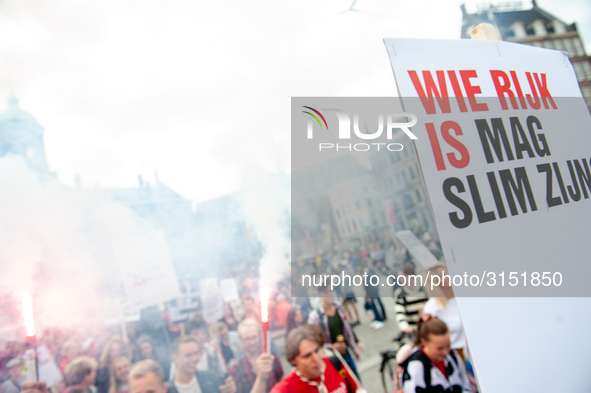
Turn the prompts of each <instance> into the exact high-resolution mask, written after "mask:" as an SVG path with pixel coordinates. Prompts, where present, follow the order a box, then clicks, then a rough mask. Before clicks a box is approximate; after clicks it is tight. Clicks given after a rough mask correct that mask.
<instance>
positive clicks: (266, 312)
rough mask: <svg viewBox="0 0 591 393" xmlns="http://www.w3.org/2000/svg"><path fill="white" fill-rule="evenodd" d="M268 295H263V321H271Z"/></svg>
mask: <svg viewBox="0 0 591 393" xmlns="http://www.w3.org/2000/svg"><path fill="white" fill-rule="evenodd" d="M267 301H268V300H267V297H266V296H261V320H262V322H263V323H265V322H269V309H268V308H267Z"/></svg>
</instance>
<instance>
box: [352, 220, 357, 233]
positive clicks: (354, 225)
mask: <svg viewBox="0 0 591 393" xmlns="http://www.w3.org/2000/svg"><path fill="white" fill-rule="evenodd" d="M353 229H355V232H357V224H356V223H355V220H353Z"/></svg>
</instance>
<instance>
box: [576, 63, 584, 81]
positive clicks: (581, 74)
mask: <svg viewBox="0 0 591 393" xmlns="http://www.w3.org/2000/svg"><path fill="white" fill-rule="evenodd" d="M573 68H574V69H575V74H577V80H578V81H579V82H582V81H584V80H585V73H584V71H583V64H582V63H580V62H576V63H573Z"/></svg>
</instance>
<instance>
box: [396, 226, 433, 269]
mask: <svg viewBox="0 0 591 393" xmlns="http://www.w3.org/2000/svg"><path fill="white" fill-rule="evenodd" d="M396 237H397V238H398V240H400V243H402V245H404V247H406V249H407V250H408V251H409V252H410V253H411V254H412V256H413V257H415V259H416V260H417V261H418V262H419V263H420V264H421V266H422V267H423V268H424V269H425V270H429V269H430V268H431V267H433V266H435V265H437V264H438V263H439V261H438V260H437V258H435V255H433V253H432V252H431V251H429V249H428V248H427V247H425V245H424V244H423V242H421V240H420V239H419V238H418V237H416V235H415V234H414V233H412V232H411V231H398V232H396Z"/></svg>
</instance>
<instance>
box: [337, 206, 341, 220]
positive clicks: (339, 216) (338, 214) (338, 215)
mask: <svg viewBox="0 0 591 393" xmlns="http://www.w3.org/2000/svg"><path fill="white" fill-rule="evenodd" d="M337 218H338V219H339V220H340V219H341V212H339V209H337Z"/></svg>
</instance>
